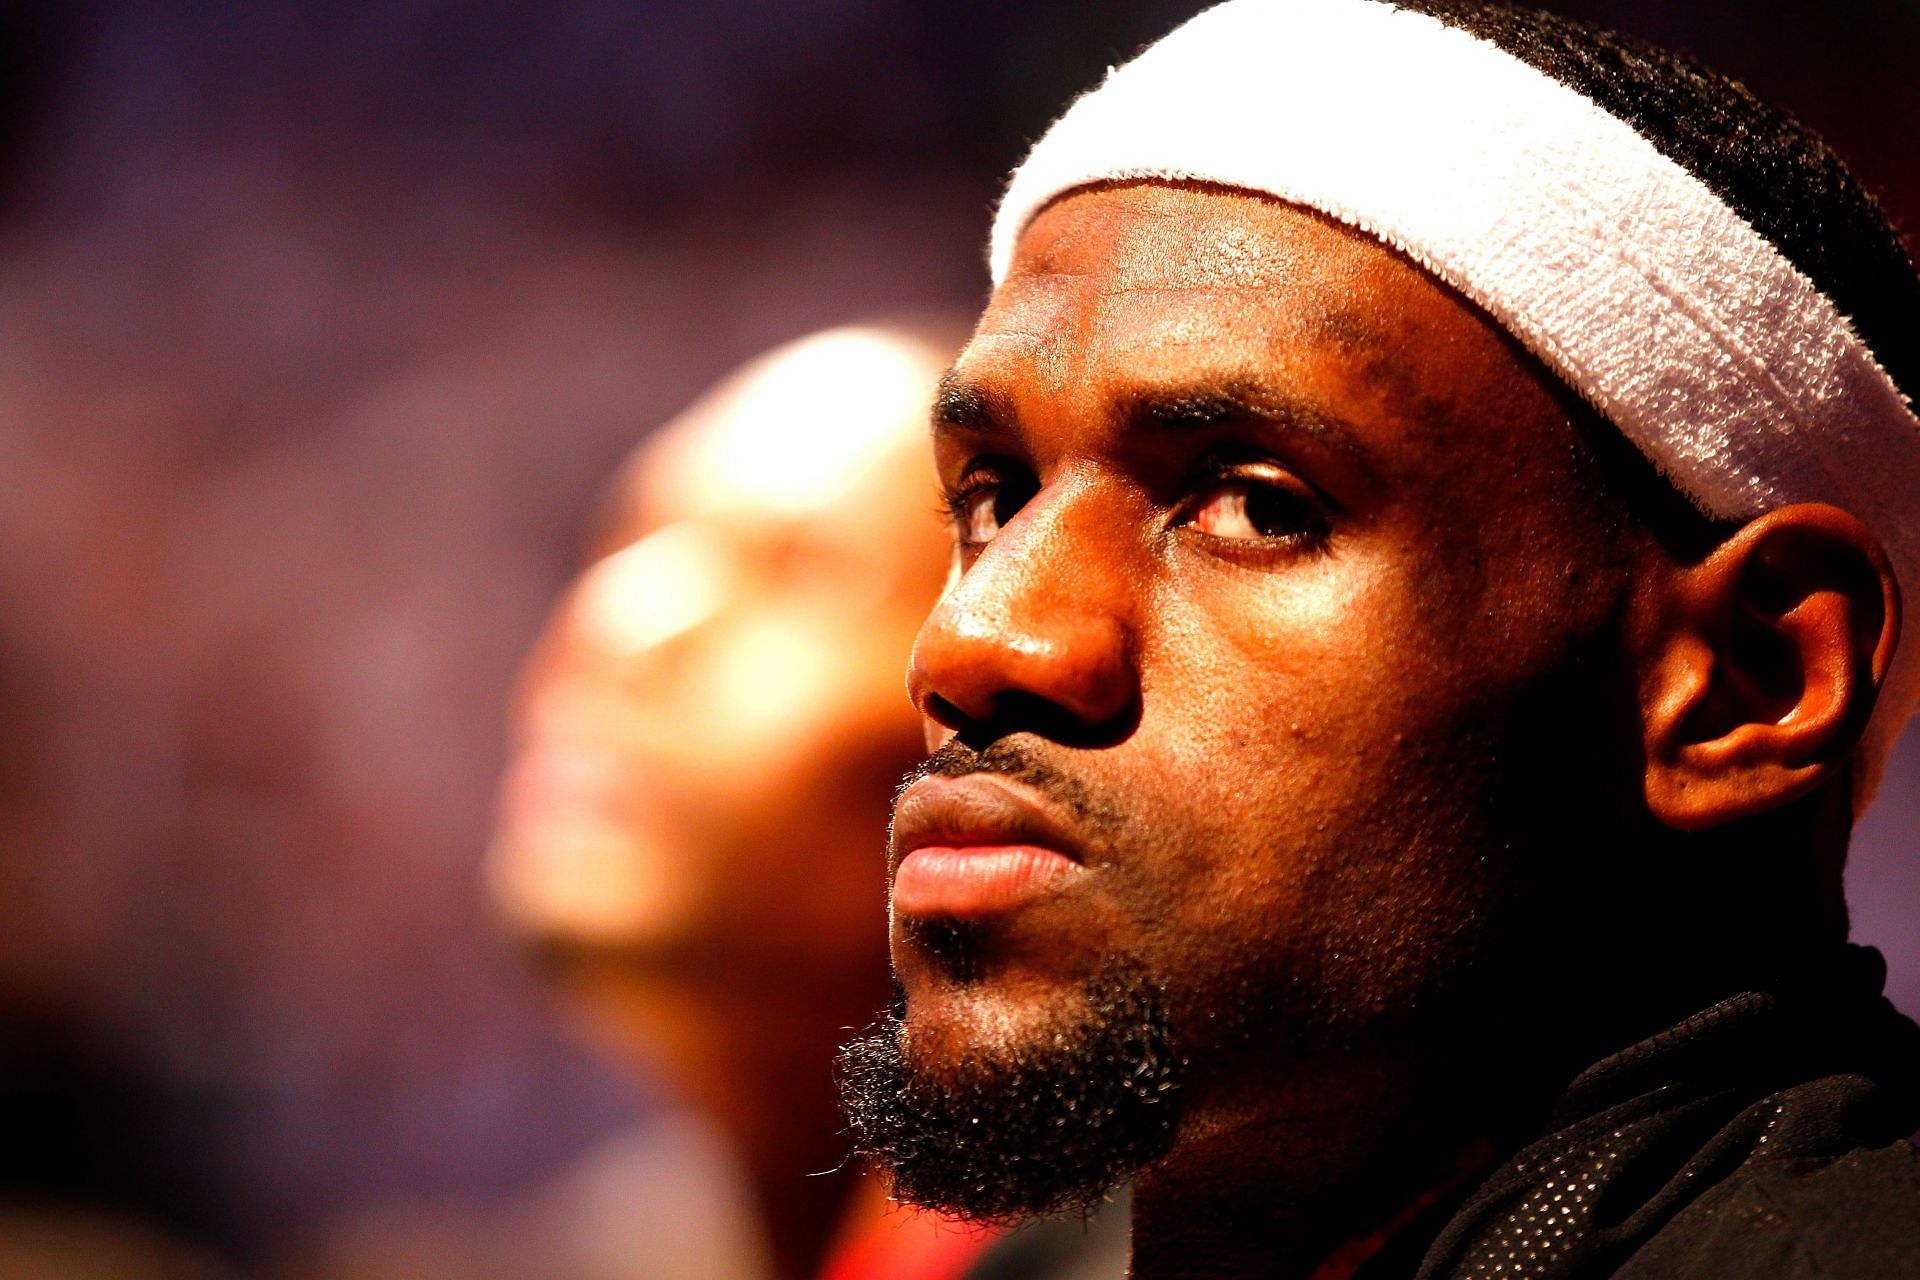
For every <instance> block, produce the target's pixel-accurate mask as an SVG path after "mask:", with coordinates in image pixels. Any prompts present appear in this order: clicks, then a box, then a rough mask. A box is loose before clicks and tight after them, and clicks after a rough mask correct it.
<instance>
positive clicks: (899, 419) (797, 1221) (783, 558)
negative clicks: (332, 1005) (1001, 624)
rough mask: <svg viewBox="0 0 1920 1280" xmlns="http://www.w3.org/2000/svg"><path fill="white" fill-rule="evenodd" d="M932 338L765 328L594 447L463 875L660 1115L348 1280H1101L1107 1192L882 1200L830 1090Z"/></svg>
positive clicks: (1119, 1257) (882, 746)
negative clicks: (595, 527)
mask: <svg viewBox="0 0 1920 1280" xmlns="http://www.w3.org/2000/svg"><path fill="white" fill-rule="evenodd" d="M960 337H961V334H960V332H959V331H958V327H957V326H947V327H944V328H943V327H941V326H938V325H927V326H919V327H914V326H902V325H889V326H873V327H849V328H840V329H833V330H828V331H825V332H822V333H818V334H815V335H812V336H810V337H807V338H803V339H801V340H798V341H796V342H793V343H790V344H788V345H785V346H782V347H780V348H778V349H776V350H774V351H773V352H770V353H768V354H767V355H765V356H762V357H761V358H759V359H757V360H754V361H752V362H750V363H748V364H747V365H746V366H744V367H743V368H742V369H740V370H739V371H737V372H736V373H734V374H733V375H731V376H729V377H728V378H726V379H724V380H723V381H722V382H721V383H720V384H719V385H718V386H716V387H715V388H713V389H712V390H711V391H709V392H708V393H707V394H705V395H704V396H702V397H701V398H699V399H698V400H697V401H696V402H695V403H694V404H693V405H692V406H690V407H689V408H688V409H687V410H686V411H685V412H684V413H683V414H682V415H681V416H680V417H679V418H678V419H676V420H675V421H674V422H672V423H670V424H669V425H667V426H666V427H664V428H662V429H661V431H660V432H659V433H658V434H657V435H656V436H654V437H653V438H651V439H650V440H648V441H647V442H646V443H645V444H643V445H642V446H641V447H640V448H639V449H638V450H637V451H636V453H635V454H634V455H633V457H632V458H631V459H630V460H629V461H628V462H627V464H625V466H624V467H623V468H622V470H621V472H620V473H619V475H618V477H617V479H616V481H615V484H614V486H613V496H612V501H611V503H610V508H609V510H608V512H607V513H606V517H605V526H604V528H603V529H602V530H601V534H600V536H599V538H598V539H597V544H596V547H595V550H594V553H593V555H592V557H591V559H590V562H589V563H588V565H587V566H586V568H585V569H584V570H583V571H582V572H581V574H580V575H579V577H578V578H577V579H576V580H575V582H574V583H573V584H572V585H571V587H570V588H569V589H568V590H567V592H566V593H565V595H564V596H563V597H562V599H561V600H560V602H559V603H558V604H557V605H556V607H555V609H554V611H553V613H552V615H551V617H550V618H549V620H548V623H547V625H546V628H545V630H544V633H543V634H542V636H541V637H540V639H539V640H538V642H537V643H536V645H535V647H534V649H533V652H532V654H531V655H530V657H529V658H528V660H527V662H526V665H525V667H524V670H523V672H522V676H521V681H520V687H519V691H518V694H517V697H516V701H515V705H514V709H513V725H514V727H513V739H514V754H513V759H512V763H511V765H510V767H509V770H508V773H507V775H506V777H505V779H504V781H503V785H502V788H501V795H500V803H499V811H498V821H497V826H496V829H495V832H494V836H493V839H492V843H491V847H490V850H489V853H488V859H487V881H488V885H489V888H490V891H491V894H492V897H493V899H494V901H495V903H496V905H497V907H498V910H499V912H500V914H501V916H502V918H503V919H504V920H505V921H506V922H507V924H508V925H509V927H510V928H511V929H512V930H513V931H514V932H515V933H516V934H517V935H518V936H520V937H521V938H523V939H525V940H526V941H527V943H528V944H529V945H530V946H531V948H532V949H533V950H534V952H535V953H536V954H537V955H538V956H539V957H540V958H541V959H542V961H543V962H544V967H545V969H546V971H547V973H548V975H549V976H550V978H551V980H552V985H553V989H554V991H555V993H556V996H557V997H558V998H559V1000H560V1001H561V1002H562V1004H563V1006H564V1008H565V1009H566V1010H567V1012H568V1013H569V1015H570V1017H571V1019H572V1021H574V1022H575V1023H576V1025H577V1026H578V1027H579V1028H580V1029H581V1031H582V1032H583V1034H584V1035H585V1037H586V1038H587V1039H588V1040H589V1041H590V1042H592V1043H594V1044H596V1045H598V1046H599V1047H600V1048H602V1049H603V1050H604V1051H605V1052H606V1054H607V1055H608V1056H609V1057H610V1058H611V1059H612V1060H613V1061H615V1062H616V1063H618V1064H619V1065H621V1066H622V1067H624V1068H625V1069H627V1070H628V1071H630V1072H631V1073H632V1074H633V1075H634V1077H635V1078H636V1079H642V1080H657V1081H661V1082H663V1083H664V1084H665V1085H666V1087H667V1090H668V1092H669V1093H670V1094H671V1095H672V1096H673V1097H674V1098H676V1099H678V1100H680V1101H681V1102H682V1103H684V1111H683V1112H680V1113H677V1114H670V1115H668V1116H666V1117H663V1118H661V1119H659V1120H656V1121H653V1122H651V1123H649V1124H648V1125H647V1126H645V1127H644V1128H643V1129H642V1130H641V1131H640V1132H638V1133H635V1134H630V1135H626V1136H623V1137H621V1138H618V1139H616V1140H614V1141H612V1142H609V1143H607V1144H605V1145H604V1146H603V1147H601V1148H600V1149H598V1150H597V1151H595V1152H593V1153H591V1154H590V1155H589V1156H588V1157H587V1158H586V1159H584V1160H582V1161H580V1162H579V1163H577V1164H576V1165H575V1166H573V1167H572V1168H570V1169H568V1170H567V1171H565V1172H564V1173H563V1174H561V1175H560V1176H558V1177H556V1178H555V1179H553V1180H551V1181H550V1182H548V1183H547V1184H546V1185H544V1186H543V1187H541V1188H540V1189H539V1190H538V1191H537V1192H535V1193H533V1194H530V1195H528V1196H524V1197H521V1198H520V1199H519V1201H518V1202H517V1203H516V1204H515V1205H514V1206H512V1207H511V1208H510V1209H509V1210H507V1211H505V1212H503V1213H500V1214H494V1215H490V1216H491V1217H492V1218H493V1222H491V1223H472V1222H464V1221H461V1222H455V1223H453V1224H451V1225H450V1226H447V1227H445V1229H443V1230H442V1231H440V1232H439V1233H438V1234H437V1235H432V1234H426V1235H423V1234H422V1233H420V1232H418V1231H417V1230H416V1231H415V1232H414V1234H413V1236H412V1238H411V1240H409V1239H408V1238H407V1233H406V1232H404V1231H394V1232H389V1233H387V1234H386V1235H385V1236H384V1237H381V1238H369V1239H367V1240H365V1241H363V1242H362V1246H361V1248H360V1249H359V1250H358V1256H359V1257H361V1258H362V1259H368V1260H372V1259H379V1260H380V1261H379V1262H378V1263H377V1264H376V1262H373V1261H367V1262H364V1263H363V1264H362V1266H361V1267H360V1268H359V1269H356V1270H352V1272H351V1274H354V1275H373V1274H402V1273H404V1274H408V1275H409V1276H419V1275H446V1276H455V1275H458V1276H474V1275H481V1276H489V1277H492V1276H498V1277H509V1276H513V1277H525V1276H539V1277H541V1278H542V1280H553V1278H554V1277H562V1276H564V1277H568V1278H571V1277H576V1276H578V1277H581V1278H582V1280H586V1278H588V1277H591V1280H635V1278H638V1277H651V1276H676V1277H678V1276H700V1277H712V1278H714V1280H726V1278H728V1277H751V1278H758V1277H770V1278H778V1280H798V1278H800V1277H808V1276H814V1275H820V1276H822V1277H824V1278H825V1280H882V1278H896V1280H915V1278H918V1280H960V1277H962V1276H979V1277H982V1278H983V1280H984V1278H986V1277H993V1276H1020V1277H1034V1278H1038V1277H1060V1278H1061V1280H1101V1278H1102V1277H1108V1278H1110V1277H1117V1276H1119V1275H1120V1274H1121V1273H1122V1272H1123V1271H1124V1266H1125V1230H1124V1224H1123V1218H1124V1215H1123V1214H1122V1213H1119V1212H1109V1213H1106V1214H1103V1215H1101V1217H1100V1218H1099V1219H1097V1220H1095V1221H1094V1223H1093V1224H1092V1225H1091V1226H1089V1225H1088V1224H1087V1223H1086V1222H1085V1221H1084V1220H1082V1219H1080V1218H1077V1217H1076V1218H1073V1219H1069V1220H1063V1221H1061V1222H1058V1223H1055V1224H1048V1225H1047V1226H1045V1227H1043V1228H1042V1229H1040V1230H1029V1231H1024V1232H1019V1233H1014V1234H1012V1235H1010V1236H1003V1235H1001V1234H1000V1233H997V1232H983V1231H981V1230H980V1229H978V1228H974V1227H971V1226H968V1225H965V1224H959V1223H956V1222H954V1221H953V1220H951V1219H946V1218H942V1217H939V1216H937V1215H931V1214H927V1213H925V1212H924V1211H918V1210H908V1209H901V1208H899V1207H897V1206H890V1204H889V1202H888V1200H887V1197H886V1193H885V1190H884V1187H883V1186H882V1185H881V1184H880V1183H879V1182H878V1181H877V1180H875V1179H872V1178H870V1177H868V1176H866V1175H865V1174H864V1173H863V1172H862V1171H860V1170H859V1169H858V1167H857V1166H853V1165H851V1164H850V1163H849V1162H848V1159H847V1144H846V1137H845V1132H844V1125H843V1122H842V1120H841V1118H840V1115H839V1112H838V1109H837V1106H836V1101H835V1093H834V1088H833V1082H832V1078H831V1066H832V1060H833V1054H834V1049H835V1048H836V1046H837V1045H838V1043H839V1042H840V1041H841V1040H842V1039H844V1038H845V1035H846V1032H847V1030H848V1029H849V1028H850V1027H853V1026H857V1025H860V1024H861V1023H863V1022H865V1021H867V1020H868V1019H870V1018H871V1017H872V1015H873V1013H874V1011H875V1010H876V1009H879V1008H882V1007H883V1006H885V1005H886V1004H887V1002H888V999H889V984H888V968H887V959H886V931H885V929H884V927H883V925H882V923H881V921H880V919H879V916H878V907H879V905H880V903H881V902H882V901H883V897H884V885H883V880H882V869H883V866H884V842H883V841H882V840H881V839H880V836H879V834H878V833H879V832H880V831H881V830H882V828H883V826H884V823H885V819H886V813H887V809H888V805H889V802H890V798H891V795H892V792H893V790H894V788H895V786H896V785H897V783H898V780H899V778H900V777H901V775H902V774H903V773H904V772H905V771H906V770H907V769H908V768H909V767H910V766H911V765H912V764H913V763H914V762H915V761H916V760H917V759H918V758H919V756H920V754H921V753H922V747H921V743H920V733H919V728H918V725H917V721H916V719H915V717H914V715H913V713H912V708H911V706H910V704H909V703H907V701H906V699H905V697H904V694H903V691H902V687H901V680H900V669H901V664H902V663H903V662H904V660H905V655H906V654H907V652H908V650H909V648H910V647H911V644H912V639H913V634H914V632H915V630H916V629H917V627H918V625H919V621H920V619H921V618H922V617H923V616H924V615H925V612H926V609H927V607H928V605H929V604H930V603H931V601H932V600H933V599H934V597H935V596H936V595H937V594H938V592H939V588H940V583H941V580H942V578H943V576H944V574H945V572H946V568H947V563H948V559H949V548H948V545H947V539H946V537H945V531H944V529H943V528H942V526H941V524H940V522H939V521H938V520H937V519H936V518H935V517H934V515H933V514H932V513H933V507H932V502H933V495H934V492H935V490H934V480H933V472H932V466H931V460H930V458H929V456H928V453H927V445H926V422H927V410H928V406H929V405H930V403H931V401H932V395H933V388H934V384H935V380H936V378H937V375H938V374H939V372H940V371H941V369H942V368H944V367H945V364H946V362H947V361H948V360H949V359H950V358H951V356H952V354H953V352H954V350H955V349H957V347H958V345H959V341H960ZM416 1223H417V1219H416ZM380 1266H384V1267H385V1268H388V1269H389V1270H380V1269H379V1267H380ZM333 1274H336V1275H337V1274H339V1272H338V1271H336V1272H334V1273H333Z"/></svg>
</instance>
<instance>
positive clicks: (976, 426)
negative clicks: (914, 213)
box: [932, 369, 1370, 461]
mask: <svg viewBox="0 0 1920 1280" xmlns="http://www.w3.org/2000/svg"><path fill="white" fill-rule="evenodd" d="M1112 413H1113V417H1114V420H1115V421H1116V422H1117V423H1118V424H1119V425H1121V426H1123V427H1125V428H1127V429H1129V430H1132V431H1138V432H1145V433H1151V434H1160V433H1179V432H1202V431H1207V430H1210V429H1214V428H1218V427H1225V426H1231V425H1233V424H1235V423H1244V422H1259V423H1263V424H1266V425H1270V426H1274V427H1278V428H1280V429H1282V430H1285V431H1288V432H1293V433H1297V434H1299V435H1303V436H1306V437H1308V438H1309V439H1312V440H1315V441H1317V442H1319V443H1321V444H1324V445H1327V446H1328V447H1331V448H1333V449H1335V450H1337V451H1339V452H1341V453H1345V454H1348V455H1351V456H1352V457H1355V458H1357V459H1360V460H1362V461H1365V460H1367V459H1368V458H1369V456H1370V455H1369V452H1368V450H1367V448H1366V446H1365V445H1363V444H1362V443H1361V440H1360V437H1359V436H1358V435H1357V434H1356V433H1355V432H1354V430H1353V429H1352V428H1351V427H1350V426H1348V425H1347V424H1346V423H1345V422H1343V421H1342V420H1341V419H1340V418H1339V417H1338V416H1337V415H1336V414H1334V413H1332V412H1330V411H1329V410H1327V409H1326V408H1325V407H1324V406H1322V405H1320V404H1319V403H1317V402H1316V401H1314V400H1312V399H1310V398H1307V397H1303V396H1294V395H1288V394H1286V393H1284V392H1279V391H1275V390H1273V389H1272V388H1269V387H1263V386H1260V385H1258V384H1256V383H1254V382H1251V381H1247V380H1244V379H1234V378H1220V379H1200V380H1196V381H1193V382H1189V383H1187V384H1184V385H1181V386H1169V387H1143V388H1138V389H1135V390H1132V391H1127V392H1123V393H1121V394H1120V395H1119V396H1118V397H1117V399H1116V403H1115V404H1114V406H1113V409H1112ZM1018 419H1019V414H1018V412H1017V410H1016V409H1015V408H1014V405H1013V401H1012V398H1011V397H1009V396H1007V395H1005V394H1003V393H1001V392H998V391H995V390H993V389H991V388H988V387H984V386H981V385H980V384H979V383H976V382H972V381H969V380H968V379H966V378H965V377H963V376H962V375H961V374H960V373H959V372H958V371H957V370H953V369H949V370H948V371H947V372H946V373H945V374H943V375H941V378H940V383H939V387H938V389H937V390H936V392H935V393H934V401H933V415H932V422H933V428H934V429H935V431H938V430H939V429H941V428H943V427H945V428H953V429H956V430H962V431H967V432H972V433H975V434H979V435H989V436H1012V435H1017V434H1018V433H1019V426H1018Z"/></svg>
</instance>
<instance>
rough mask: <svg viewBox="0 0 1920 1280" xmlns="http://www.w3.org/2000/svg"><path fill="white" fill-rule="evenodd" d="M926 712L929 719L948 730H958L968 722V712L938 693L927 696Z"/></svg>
mask: <svg viewBox="0 0 1920 1280" xmlns="http://www.w3.org/2000/svg"><path fill="white" fill-rule="evenodd" d="M925 712H926V715H927V718H928V719H930V720H932V721H934V722H935V723H937V724H940V725H943V726H945V727H946V728H948V729H958V728H959V727H960V726H961V725H963V724H965V723H966V722H967V713H966V712H964V711H962V710H961V709H960V708H959V707H956V706H955V705H954V704H953V703H951V702H948V701H947V700H946V699H945V698H943V697H941V696H940V695H939V694H937V693H929V694H928V695H927V704H926V707H925Z"/></svg>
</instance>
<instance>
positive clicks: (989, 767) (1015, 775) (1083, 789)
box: [895, 738, 1126, 838]
mask: <svg viewBox="0 0 1920 1280" xmlns="http://www.w3.org/2000/svg"><path fill="white" fill-rule="evenodd" d="M975 773H991V774H997V775H999V776H1000V777H1003V778H1008V779H1010V780H1012V781H1014V782H1018V783H1021V784H1022V785H1024V786H1026V787H1028V788H1030V789H1031V790H1033V791H1036V792H1038V793H1039V794H1040V795H1041V796H1043V797H1044V798H1046V799H1047V800H1050V801H1052V802H1053V803H1054V804H1055V805H1057V806H1058V807H1060V808H1062V809H1064V810H1066V811H1067V812H1068V813H1070V814H1072V815H1073V817H1074V819H1075V821H1076V822H1077V823H1078V824H1079V825H1080V826H1082V827H1084V828H1088V829H1090V831H1091V832H1092V833H1093V834H1095V835H1098V836H1102V837H1108V838H1110V837H1112V836H1113V835H1114V834H1115V833H1117V832H1118V831H1119V830H1120V828H1121V827H1122V826H1124V825H1125V824H1126V814H1125V812H1124V811H1123V810H1121V809H1120V808H1119V807H1118V806H1116V805H1113V804H1111V803H1109V802H1107V801H1106V800H1104V799H1102V798H1100V797H1099V796H1097V795H1096V794H1095V793H1094V792H1093V791H1092V790H1091V789H1090V788H1089V787H1088V786H1087V785H1086V783H1084V782H1083V781H1081V780H1080V779H1079V778H1077V777H1074V776H1073V775H1072V774H1069V773H1066V772H1065V771H1063V770H1061V769H1058V768H1056V767H1055V766H1053V765H1052V764H1049V763H1048V762H1047V761H1045V760H1043V759H1041V758H1040V756H1039V754H1038V753H1036V752H1034V751H1032V750H1030V749H1028V748H1027V747H1025V746H1024V745H1022V744H1021V743H1018V742H1010V741H1008V740H1006V739H1004V738H1003V739H1000V740H998V741H995V742H990V743H988V744H987V745H986V746H984V747H972V746H968V745H967V744H966V743H964V742H962V741H960V739H958V738H955V739H954V740H953V741H952V742H949V743H948V744H947V745H946V746H944V747H941V748H940V749H939V750H938V751H936V752H934V753H933V754H932V755H930V756H928V757H927V758H926V759H924V760H922V761H921V762H920V763H919V764H917V765H915V766H914V767H913V768H911V769H909V770H908V771H907V774H906V776H905V777H904V778H902V779H901V780H900V786H899V790H898V791H896V792H895V796H896V798H897V797H898V794H899V791H905V790H906V789H907V788H908V787H910V786H912V785H913V784H914V783H916V782H918V781H920V780H921V779H922V778H964V777H966V776H967V775H969V774H975Z"/></svg>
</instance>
